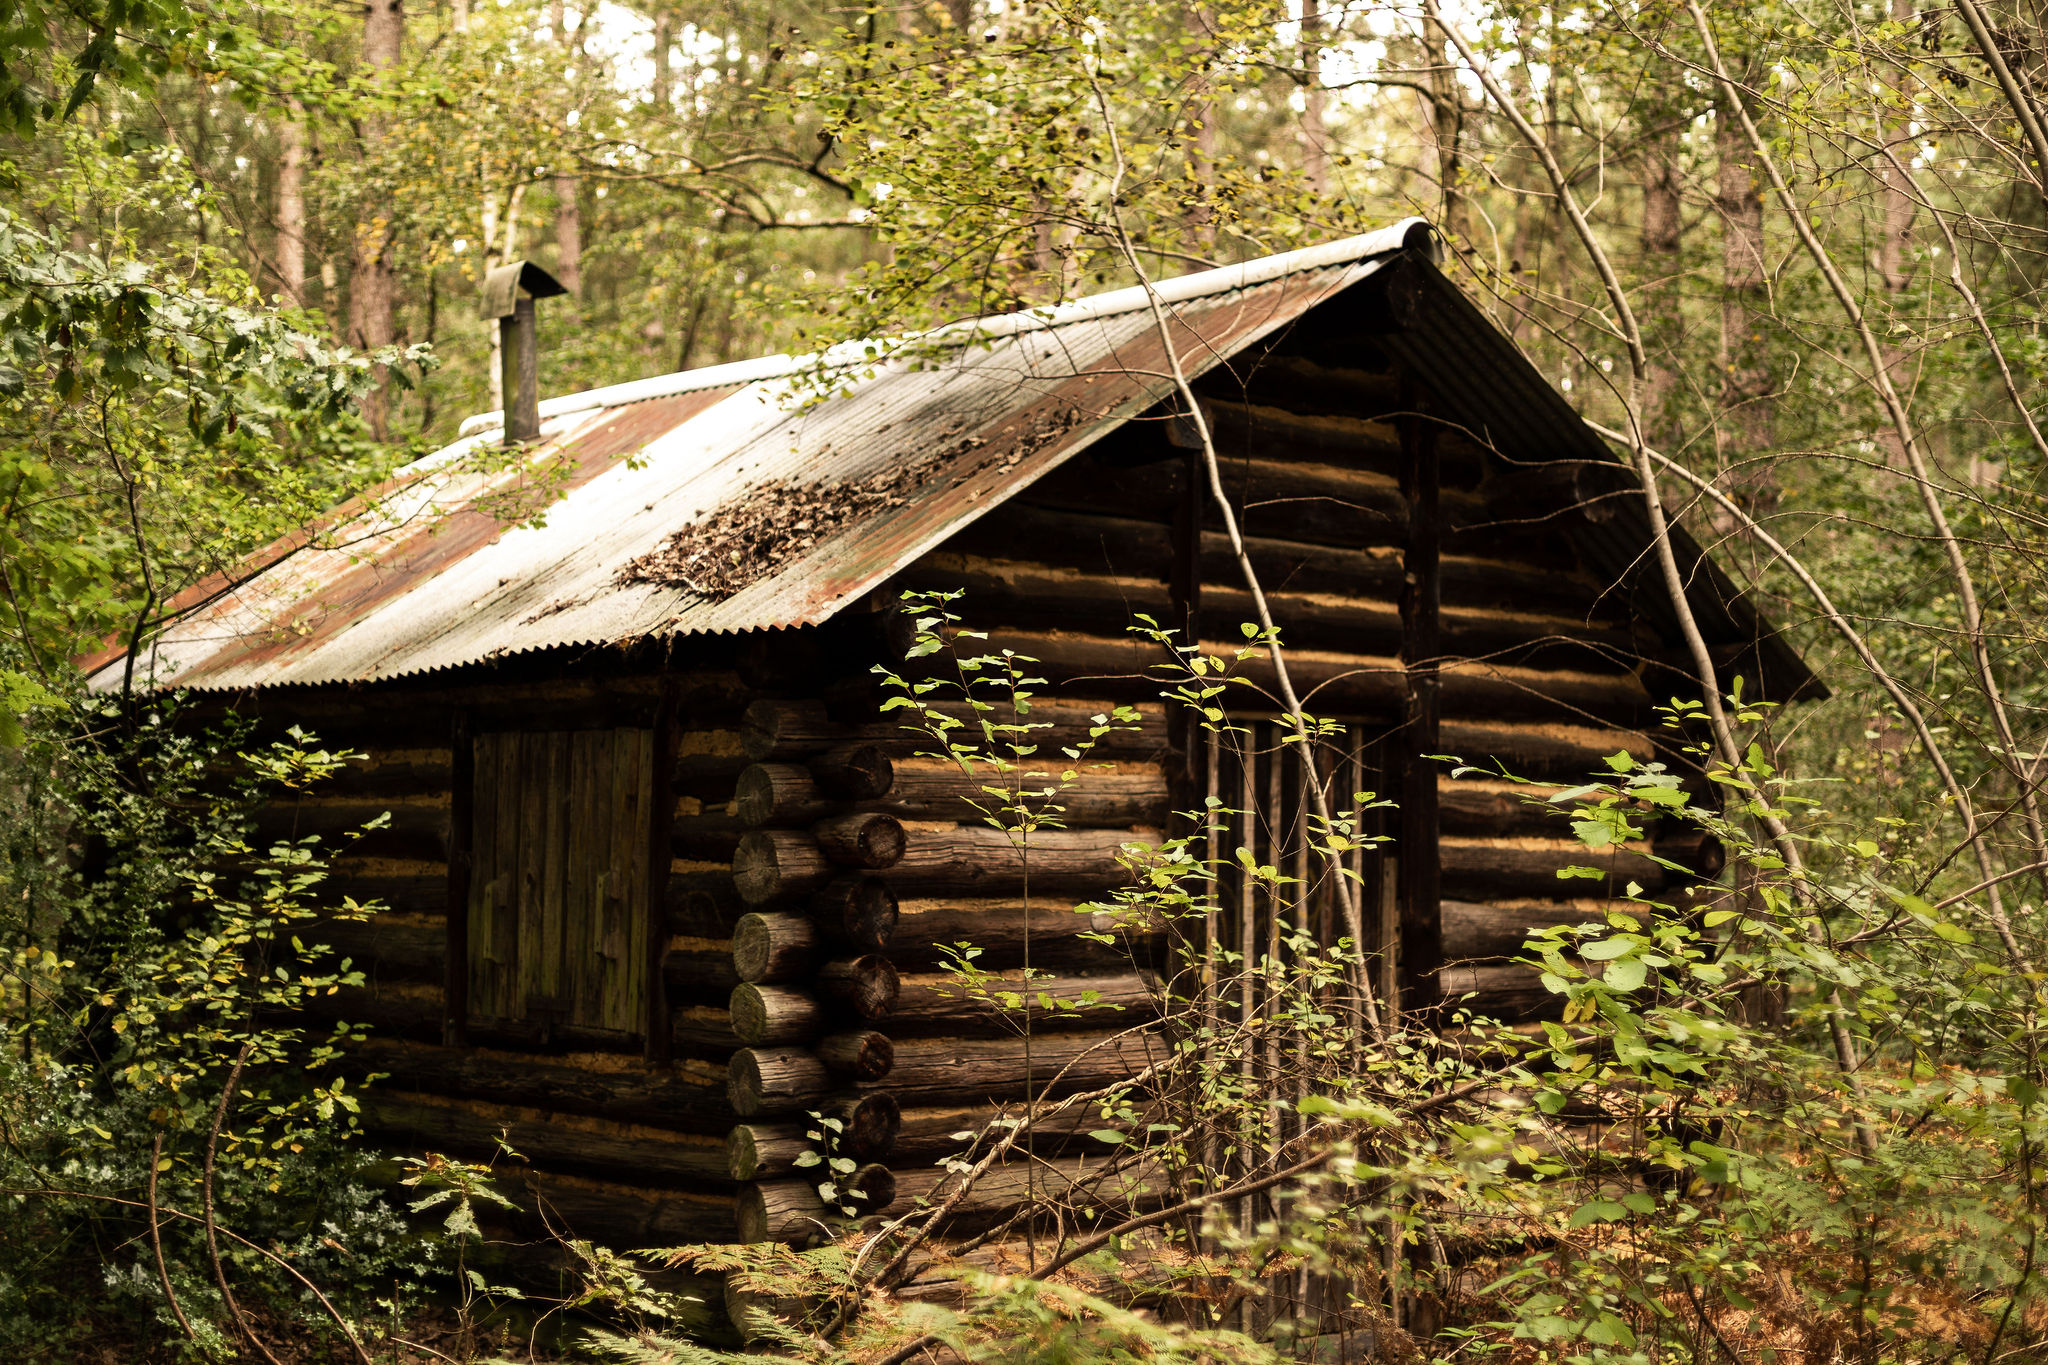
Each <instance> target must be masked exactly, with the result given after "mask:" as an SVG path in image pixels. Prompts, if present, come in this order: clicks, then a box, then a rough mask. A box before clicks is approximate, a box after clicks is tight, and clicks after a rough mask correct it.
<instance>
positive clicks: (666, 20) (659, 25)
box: [654, 9, 676, 111]
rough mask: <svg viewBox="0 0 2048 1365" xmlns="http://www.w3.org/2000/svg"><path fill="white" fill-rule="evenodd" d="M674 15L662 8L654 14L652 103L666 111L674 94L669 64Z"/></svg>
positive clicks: (674, 29) (674, 33)
mask: <svg viewBox="0 0 2048 1365" xmlns="http://www.w3.org/2000/svg"><path fill="white" fill-rule="evenodd" d="M675 40H676V21H675V16H674V15H672V14H670V13H669V12H668V10H667V9H662V10H660V11H659V12H657V13H656V14H655V16H654V103H655V106H656V107H657V108H660V109H662V110H663V111H666V110H667V109H668V107H669V101H670V100H671V99H672V98H673V96H674V91H675V76H674V75H673V73H672V70H671V68H670V66H669V56H668V54H669V49H670V48H671V47H673V46H675Z"/></svg>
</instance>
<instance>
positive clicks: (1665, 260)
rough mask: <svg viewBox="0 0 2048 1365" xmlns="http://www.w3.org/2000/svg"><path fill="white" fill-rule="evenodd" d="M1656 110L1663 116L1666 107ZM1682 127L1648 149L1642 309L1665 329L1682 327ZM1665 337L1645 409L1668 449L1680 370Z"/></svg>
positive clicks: (1674, 125) (1655, 435)
mask: <svg viewBox="0 0 2048 1365" xmlns="http://www.w3.org/2000/svg"><path fill="white" fill-rule="evenodd" d="M1657 112H1658V114H1660V115H1661V114H1663V113H1664V112H1665V111H1664V110H1662V109H1659V110H1658V111H1657ZM1681 131H1682V125H1681V124H1679V122H1678V121H1677V119H1676V118H1675V117H1674V118H1672V119H1671V120H1670V126H1669V127H1668V128H1666V129H1665V130H1663V131H1661V132H1659V133H1658V134H1657V135H1656V136H1655V137H1653V138H1651V139H1650V140H1649V141H1648V142H1647V143H1646V144H1645V145H1644V147H1643V232H1642V247H1643V276H1644V279H1645V281H1646V285H1645V288H1644V291H1643V294H1644V299H1645V302H1646V304H1647V305H1648V306H1646V307H1645V308H1644V310H1643V312H1644V313H1645V315H1646V316H1648V317H1649V318H1651V319H1653V320H1656V322H1655V324H1654V325H1657V326H1660V327H1662V326H1671V327H1676V326H1678V325H1679V316H1678V309H1677V307H1676V306H1675V299H1676V295H1675V293H1674V291H1673V289H1672V283H1673V281H1675V280H1676V279H1677V278H1678V274H1679V271H1680V269H1681V268H1682V267H1681V262H1680V260H1679V251H1680V247H1681V245H1682V237H1681V234H1682V232H1683V226H1684V220H1683V218H1682V216H1681V215H1682V211H1683V208H1684V198H1683V189H1684V182H1683V180H1682V178H1681V176H1680V173H1679V163H1678V157H1679V147H1680V144H1679V134H1680V132H1681ZM1662 340H1663V342H1664V344H1663V345H1661V346H1657V347H1656V349H1655V350H1654V352H1653V354H1652V357H1651V360H1650V376H1649V380H1650V382H1649V385H1648V391H1647V392H1645V393H1644V395H1643V413H1644V416H1645V417H1646V419H1647V420H1648V423H1649V427H1650V430H1649V433H1648V434H1649V439H1650V440H1651V441H1653V442H1655V443H1656V444H1658V445H1661V446H1663V447H1664V448H1665V449H1667V450H1668V449H1671V448H1672V447H1673V446H1674V445H1675V444H1676V443H1675V442H1674V441H1673V440H1672V435H1671V433H1672V432H1673V431H1674V429H1675V422H1674V420H1673V415H1672V413H1671V411H1670V407H1671V401H1672V399H1673V397H1674V396H1675V395H1676V393H1677V389H1678V371H1677V370H1675V369H1674V368H1672V365H1671V363H1670V361H1669V359H1668V357H1669V356H1671V355H1672V354H1673V353H1674V351H1675V350H1676V343H1677V341H1678V338H1677V337H1676V336H1666V337H1664V338H1662Z"/></svg>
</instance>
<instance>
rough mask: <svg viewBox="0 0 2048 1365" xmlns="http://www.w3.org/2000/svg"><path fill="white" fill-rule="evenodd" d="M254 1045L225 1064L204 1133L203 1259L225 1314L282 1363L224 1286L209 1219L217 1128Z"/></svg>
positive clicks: (201, 1175) (262, 1351) (201, 1193)
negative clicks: (217, 1099)
mask: <svg viewBox="0 0 2048 1365" xmlns="http://www.w3.org/2000/svg"><path fill="white" fill-rule="evenodd" d="M255 1046H256V1044H255V1043H253V1042H247V1043H243V1044H242V1050H241V1051H240V1052H238V1053H236V1054H235V1064H234V1065H233V1066H232V1067H230V1068H228V1079H227V1083H226V1084H224V1085H223V1086H222V1087H221V1091H220V1103H219V1104H218V1105H216V1106H215V1107H214V1111H213V1127H212V1128H211V1129H210V1130H209V1131H208V1132H207V1134H206V1157H205V1160H204V1161H203V1162H202V1163H201V1165H200V1168H199V1212H200V1214H201V1215H202V1217H201V1220H200V1221H201V1222H203V1223H204V1224H205V1225H206V1259H207V1261H208V1262H209V1263H211V1265H212V1267H213V1282H214V1284H216V1285H218V1286H219V1287H220V1301H221V1302H222V1303H223V1304H225V1305H226V1306H227V1310H228V1316H229V1317H230V1318H232V1319H233V1320H234V1324H235V1326H236V1327H238V1328H240V1329H241V1333H242V1336H243V1337H244V1338H245V1339H247V1341H248V1343H249V1344H250V1345H251V1346H254V1347H255V1348H256V1354H258V1355H260V1356H262V1357H263V1358H264V1359H265V1360H267V1361H269V1362H270V1365H284V1362H283V1361H281V1360H279V1359H278V1358H277V1356H276V1355H275V1354H274V1353H273V1352H272V1351H271V1349H270V1348H269V1347H268V1346H266V1345H264V1344H263V1340H262V1338H260V1337H258V1336H257V1335H256V1329H255V1328H254V1327H251V1326H250V1325H249V1319H248V1317H247V1316H246V1315H245V1314H244V1313H243V1312H242V1306H241V1305H240V1304H238V1303H236V1302H235V1291H234V1290H233V1289H231V1288H229V1287H228V1271H227V1266H226V1265H224V1264H223V1263H222V1262H221V1259H220V1242H219V1240H218V1238H217V1237H216V1236H215V1229H214V1219H213V1162H214V1157H215V1156H216V1155H217V1154H218V1153H219V1150H220V1130H221V1127H222V1125H223V1124H225V1123H226V1122H227V1118H228V1104H229V1102H230V1101H232V1100H233V1099H234V1097H235V1086H236V1085H237V1084H239V1083H240V1081H241V1079H242V1068H243V1067H244V1066H245V1065H247V1064H248V1061H249V1053H250V1051H251V1050H252V1049H253V1048H254V1047H255Z"/></svg>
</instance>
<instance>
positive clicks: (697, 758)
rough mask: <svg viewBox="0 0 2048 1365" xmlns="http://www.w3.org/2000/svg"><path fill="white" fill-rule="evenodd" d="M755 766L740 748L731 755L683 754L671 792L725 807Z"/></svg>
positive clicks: (671, 777) (672, 773)
mask: <svg viewBox="0 0 2048 1365" xmlns="http://www.w3.org/2000/svg"><path fill="white" fill-rule="evenodd" d="M752 762H753V760H752V759H750V758H748V757H747V756H746V754H744V753H742V752H740V751H739V749H738V748H737V747H735V748H734V750H733V752H731V753H687V754H679V755H677V756H676V765H675V767H674V769H673V770H672V771H671V773H670V776H669V792H670V794H671V795H674V796H691V797H695V798H696V799H697V800H699V801H705V802H715V803H717V804H720V805H723V804H724V803H725V802H727V801H730V800H731V799H732V797H733V791H734V789H735V788H736V787H737V786H738V784H739V777H740V774H741V773H743V772H745V771H746V769H747V766H748V765H749V764H750V763H752Z"/></svg>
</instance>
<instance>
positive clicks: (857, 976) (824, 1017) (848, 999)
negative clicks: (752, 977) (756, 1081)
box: [730, 957, 898, 1047]
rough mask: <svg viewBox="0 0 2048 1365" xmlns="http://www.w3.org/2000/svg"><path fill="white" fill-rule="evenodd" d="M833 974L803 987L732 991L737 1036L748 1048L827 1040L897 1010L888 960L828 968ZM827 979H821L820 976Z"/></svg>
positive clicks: (751, 987)
mask: <svg viewBox="0 0 2048 1365" xmlns="http://www.w3.org/2000/svg"><path fill="white" fill-rule="evenodd" d="M825 968H826V970H827V971H830V972H831V973H832V974H831V975H830V976H829V977H825V978H824V979H819V978H814V979H813V980H812V981H810V982H808V983H806V984H805V985H801V986H764V985H757V984H755V983H753V982H745V983H742V984H741V985H738V986H735V987H733V992H732V998H731V1004H730V1011H731V1017H732V1023H733V1032H734V1033H735V1034H736V1035H737V1036H738V1038H739V1041H740V1043H741V1044H742V1045H744V1046H747V1047H761V1046H771V1047H772V1046H780V1045H783V1044H790V1043H803V1042H808V1041H809V1040H811V1039H813V1038H818V1037H822V1036H823V1035H825V1034H826V1033H829V1032H831V1031H832V1030H833V1029H834V1028H836V1027H838V1026H839V1025H841V1024H844V1023H845V1022H847V1021H848V1020H850V1019H864V1020H875V1019H880V1018H883V1017H884V1016H885V1015H887V1014H889V1013H890V1011H891V1010H893V1009H894V1008H895V1005H896V998H897V991H898V986H897V976H896V970H895V968H894V967H893V966H891V965H890V964H889V962H888V961H887V959H884V958H873V957H870V958H857V959H853V960H851V961H841V962H828V963H826V964H825ZM821 975H822V974H821Z"/></svg>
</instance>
